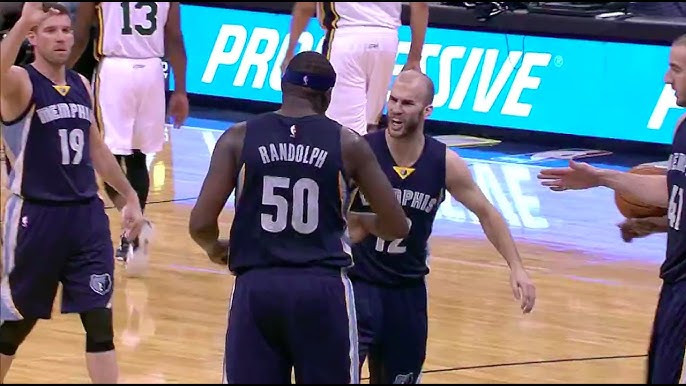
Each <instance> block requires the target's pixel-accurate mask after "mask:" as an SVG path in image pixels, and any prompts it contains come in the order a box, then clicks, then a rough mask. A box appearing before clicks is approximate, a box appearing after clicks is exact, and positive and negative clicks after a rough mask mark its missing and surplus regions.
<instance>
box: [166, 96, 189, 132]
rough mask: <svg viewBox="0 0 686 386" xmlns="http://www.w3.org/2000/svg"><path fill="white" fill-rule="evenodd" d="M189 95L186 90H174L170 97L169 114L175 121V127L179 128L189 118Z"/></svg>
mask: <svg viewBox="0 0 686 386" xmlns="http://www.w3.org/2000/svg"><path fill="white" fill-rule="evenodd" d="M188 109H189V107H188V95H186V93H184V92H176V91H175V92H173V93H172V94H171V96H170V97H169V116H171V117H172V119H173V121H174V128H176V129H178V128H179V127H181V126H182V125H183V124H184V123H185V122H186V118H188Z"/></svg>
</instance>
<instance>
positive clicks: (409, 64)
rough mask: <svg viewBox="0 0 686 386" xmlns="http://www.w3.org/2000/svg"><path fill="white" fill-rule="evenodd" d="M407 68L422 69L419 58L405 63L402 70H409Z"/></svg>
mask: <svg viewBox="0 0 686 386" xmlns="http://www.w3.org/2000/svg"><path fill="white" fill-rule="evenodd" d="M407 70H415V71H419V72H421V71H422V66H421V64H420V62H419V60H408V61H407V62H406V63H405V65H404V66H403V69H402V71H407Z"/></svg>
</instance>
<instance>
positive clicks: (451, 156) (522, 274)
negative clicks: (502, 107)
mask: <svg viewBox="0 0 686 386" xmlns="http://www.w3.org/2000/svg"><path fill="white" fill-rule="evenodd" d="M445 182H446V188H447V190H448V192H449V193H450V195H451V196H453V198H455V199H456V200H457V201H459V202H461V203H462V204H463V205H464V206H465V207H466V208H467V209H469V210H470V211H471V212H472V213H474V214H475V215H476V216H477V217H478V218H479V222H480V223H481V227H482V228H483V230H484V233H485V234H486V237H487V238H488V240H489V241H490V242H491V244H493V246H494V247H495V248H496V250H497V251H498V252H499V253H500V255H501V256H502V257H503V258H504V259H505V261H506V262H507V265H508V266H509V267H510V271H511V285H512V290H513V294H514V296H515V298H516V299H518V300H521V306H522V310H523V311H524V312H530V311H531V310H532V309H533V307H534V302H535V300H536V289H535V287H534V285H533V283H532V281H531V280H530V279H529V277H528V274H527V273H526V270H525V269H524V264H523V263H522V259H521V257H520V256H519V252H518V251H517V247H516V245H515V243H514V240H513V238H512V234H511V233H510V229H509V227H508V225H507V222H505V219H504V218H503V216H502V215H501V214H500V212H498V210H497V209H496V208H495V207H494V206H493V204H492V203H491V202H490V201H489V200H488V198H486V196H485V195H484V194H483V192H482V191H481V189H480V188H479V186H478V185H477V184H476V182H475V181H474V178H473V177H472V174H471V172H470V170H469V167H468V166H467V163H466V162H465V161H464V160H463V159H462V158H461V157H460V156H459V155H457V153H455V152H454V151H452V150H449V149H447V150H446V177H445Z"/></svg>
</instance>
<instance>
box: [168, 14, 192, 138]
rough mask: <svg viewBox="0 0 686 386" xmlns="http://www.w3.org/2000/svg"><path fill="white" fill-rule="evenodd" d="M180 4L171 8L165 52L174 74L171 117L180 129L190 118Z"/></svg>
mask: <svg viewBox="0 0 686 386" xmlns="http://www.w3.org/2000/svg"><path fill="white" fill-rule="evenodd" d="M179 4H180V3H179V2H172V3H170V6H169V16H168V18H167V24H165V26H164V50H165V53H166V55H167V59H168V60H169V64H171V67H172V73H173V74H174V92H173V93H172V95H171V97H170V99H169V115H170V116H171V117H172V118H173V120H174V126H175V127H177V128H178V127H180V126H181V125H183V123H184V122H185V121H186V118H188V110H189V107H188V96H187V95H186V67H187V63H188V58H187V56H186V45H185V44H184V41H183V32H181V10H180V5H179Z"/></svg>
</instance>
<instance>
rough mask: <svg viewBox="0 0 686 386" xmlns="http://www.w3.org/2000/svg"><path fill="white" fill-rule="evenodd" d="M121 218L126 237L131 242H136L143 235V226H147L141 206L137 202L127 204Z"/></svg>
mask: <svg viewBox="0 0 686 386" xmlns="http://www.w3.org/2000/svg"><path fill="white" fill-rule="evenodd" d="M121 216H122V227H123V228H124V237H126V239H127V240H129V241H133V240H135V239H136V237H138V235H139V234H140V233H141V228H143V224H145V218H144V217H143V212H142V211H141V206H140V204H139V203H138V202H137V201H136V202H127V203H126V205H124V207H123V208H122V210H121Z"/></svg>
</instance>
